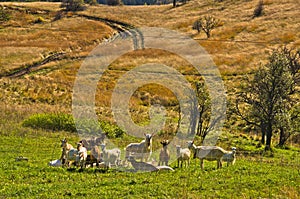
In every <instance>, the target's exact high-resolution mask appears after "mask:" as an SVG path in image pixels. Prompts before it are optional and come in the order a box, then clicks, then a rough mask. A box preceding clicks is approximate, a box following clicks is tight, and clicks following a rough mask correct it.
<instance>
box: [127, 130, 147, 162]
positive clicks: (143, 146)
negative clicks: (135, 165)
mask: <svg viewBox="0 0 300 199" xmlns="http://www.w3.org/2000/svg"><path fill="white" fill-rule="evenodd" d="M152 137H153V134H145V140H143V141H141V142H140V143H131V144H129V145H127V146H126V148H125V151H126V155H125V159H128V158H129V156H132V157H134V158H139V159H141V161H143V160H144V157H146V156H147V155H149V156H148V158H147V160H150V156H151V154H152Z"/></svg>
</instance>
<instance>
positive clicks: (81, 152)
mask: <svg viewBox="0 0 300 199" xmlns="http://www.w3.org/2000/svg"><path fill="white" fill-rule="evenodd" d="M77 150H78V155H77V160H76V163H77V164H79V165H80V168H81V169H82V168H84V167H85V162H86V158H87V149H86V148H85V147H84V146H83V144H82V143H78V144H77Z"/></svg>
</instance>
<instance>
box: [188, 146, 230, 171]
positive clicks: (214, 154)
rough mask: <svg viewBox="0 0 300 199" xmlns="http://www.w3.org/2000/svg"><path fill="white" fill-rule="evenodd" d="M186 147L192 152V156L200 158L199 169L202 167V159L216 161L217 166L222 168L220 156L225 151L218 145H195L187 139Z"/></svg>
mask: <svg viewBox="0 0 300 199" xmlns="http://www.w3.org/2000/svg"><path fill="white" fill-rule="evenodd" d="M188 148H189V149H191V150H192V151H193V153H194V158H199V159H200V166H201V169H203V168H204V163H203V161H204V160H208V161H217V168H222V157H223V156H224V154H226V151H225V150H224V149H222V148H221V147H218V146H196V145H195V144H194V142H193V141H188Z"/></svg>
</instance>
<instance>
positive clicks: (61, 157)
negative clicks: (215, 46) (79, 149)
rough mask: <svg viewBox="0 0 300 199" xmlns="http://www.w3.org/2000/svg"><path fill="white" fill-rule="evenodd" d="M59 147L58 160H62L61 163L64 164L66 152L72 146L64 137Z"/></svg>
mask: <svg viewBox="0 0 300 199" xmlns="http://www.w3.org/2000/svg"><path fill="white" fill-rule="evenodd" d="M61 147H62V153H61V156H60V161H61V162H62V164H63V165H65V164H66V159H67V156H68V153H69V151H70V150H71V149H74V147H73V146H72V145H71V144H69V143H68V140H67V139H66V138H64V139H62V140H61Z"/></svg>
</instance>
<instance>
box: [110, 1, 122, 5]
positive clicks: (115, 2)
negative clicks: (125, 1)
mask: <svg viewBox="0 0 300 199" xmlns="http://www.w3.org/2000/svg"><path fill="white" fill-rule="evenodd" d="M107 5H110V6H117V5H121V1H120V0H107Z"/></svg>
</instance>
